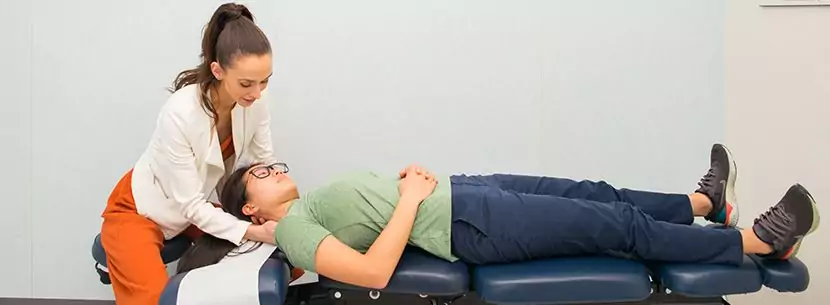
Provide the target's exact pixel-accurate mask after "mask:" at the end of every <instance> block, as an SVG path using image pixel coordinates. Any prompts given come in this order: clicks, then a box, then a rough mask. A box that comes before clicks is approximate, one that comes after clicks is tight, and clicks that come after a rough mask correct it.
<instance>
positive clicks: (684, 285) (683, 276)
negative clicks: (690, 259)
mask: <svg viewBox="0 0 830 305" xmlns="http://www.w3.org/2000/svg"><path fill="white" fill-rule="evenodd" d="M653 270H654V271H655V272H656V273H657V274H659V276H660V279H661V282H662V284H663V286H665V287H666V288H668V289H670V290H671V291H672V292H673V293H680V294H682V295H684V296H689V297H718V296H723V295H731V294H745V293H752V292H757V291H758V290H761V285H762V283H761V272H760V271H759V270H758V266H757V265H756V264H755V262H754V261H753V260H752V259H750V258H749V257H748V256H744V260H743V263H742V264H741V265H740V266H731V265H716V264H678V263H667V264H658V265H656V266H655V267H654V268H653Z"/></svg>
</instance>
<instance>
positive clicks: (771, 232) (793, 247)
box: [752, 184, 819, 259]
mask: <svg viewBox="0 0 830 305" xmlns="http://www.w3.org/2000/svg"><path fill="white" fill-rule="evenodd" d="M818 225H819V214H818V209H817V208H816V202H815V200H814V199H813V196H812V195H810V193H809V192H808V191H807V189H805V188H804V187H803V186H801V185H800V184H795V185H793V186H791V187H790V188H789V189H788V190H787V193H786V194H784V197H782V198H781V201H779V202H778V204H776V205H774V206H772V207H771V208H769V210H767V211H766V212H765V213H764V214H761V215H760V216H758V218H756V219H755V225H754V226H752V230H753V231H754V232H755V235H757V236H758V238H759V239H760V240H761V241H763V242H765V243H767V244H769V245H770V246H771V247H772V252H770V253H768V254H766V255H762V257H769V258H779V259H787V258H790V257H792V256H794V255H795V254H796V253H797V252H798V248H799V247H800V246H801V242H803V241H804V237H805V236H807V235H808V234H810V233H812V232H813V231H815V230H816V229H817V228H818Z"/></svg>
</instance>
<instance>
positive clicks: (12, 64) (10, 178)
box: [0, 2, 33, 297]
mask: <svg viewBox="0 0 830 305" xmlns="http://www.w3.org/2000/svg"><path fill="white" fill-rule="evenodd" d="M0 28H2V29H3V30H2V33H3V43H2V47H0V58H3V59H2V61H3V64H2V67H3V69H2V70H3V73H2V74H0V92H2V93H0V96H2V98H3V100H4V101H3V106H2V107H3V108H2V109H3V110H0V113H2V114H3V116H2V119H0V143H3V144H2V146H0V147H2V150H0V159H2V160H5V165H4V166H3V168H4V170H5V173H6V174H5V175H3V176H2V177H0V198H3V203H2V204H0V206H2V208H3V212H2V213H0V244H2V245H3V246H2V248H3V250H2V251H0V253H2V254H0V274H3V276H2V277H0V297H4V296H9V297H27V296H30V295H31V291H32V284H33V282H32V279H33V277H32V253H33V252H32V243H33V241H32V201H31V200H30V199H31V194H32V192H31V186H32V181H31V179H32V173H31V167H32V154H31V149H32V137H31V132H30V131H31V128H30V127H31V122H32V108H31V104H32V99H31V96H32V90H31V85H32V72H31V60H32V54H31V50H32V47H31V43H32V14H31V6H30V4H27V3H24V2H20V3H14V4H13V5H12V8H11V9H5V8H4V9H2V10H0Z"/></svg>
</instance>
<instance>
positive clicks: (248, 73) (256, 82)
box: [211, 54, 272, 107]
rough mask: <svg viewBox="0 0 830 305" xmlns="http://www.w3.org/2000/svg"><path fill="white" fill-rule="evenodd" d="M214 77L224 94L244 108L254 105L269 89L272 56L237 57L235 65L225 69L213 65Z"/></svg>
mask: <svg viewBox="0 0 830 305" xmlns="http://www.w3.org/2000/svg"><path fill="white" fill-rule="evenodd" d="M211 69H212V71H213V74H214V76H215V77H216V78H217V79H218V80H220V81H221V82H220V88H221V90H222V91H224V94H227V96H228V97H229V98H230V99H231V100H233V101H234V102H236V103H237V104H238V105H240V106H242V107H248V106H251V105H253V104H254V102H256V101H257V100H259V98H260V97H261V96H262V92H263V91H264V90H265V89H266V88H267V87H268V80H269V79H270V78H271V74H272V71H271V55H270V54H266V55H245V56H236V58H235V59H234V60H233V63H232V64H231V65H230V66H229V67H228V68H227V69H223V68H222V67H221V66H220V65H219V63H216V62H214V63H213V64H211Z"/></svg>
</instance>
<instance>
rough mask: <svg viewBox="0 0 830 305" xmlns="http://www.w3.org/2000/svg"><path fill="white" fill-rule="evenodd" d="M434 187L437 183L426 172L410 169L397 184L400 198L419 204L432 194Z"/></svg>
mask: <svg viewBox="0 0 830 305" xmlns="http://www.w3.org/2000/svg"><path fill="white" fill-rule="evenodd" d="M436 185H438V182H437V181H436V180H435V178H434V177H433V176H432V175H431V174H429V173H428V172H417V171H416V170H415V169H410V170H409V172H407V173H406V175H405V176H404V178H403V179H401V182H400V183H399V184H398V191H399V192H400V193H401V198H407V199H411V200H413V201H414V202H417V203H418V204H420V203H421V202H422V201H424V199H426V198H427V197H429V195H430V194H432V191H433V190H435V186H436Z"/></svg>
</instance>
